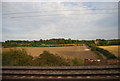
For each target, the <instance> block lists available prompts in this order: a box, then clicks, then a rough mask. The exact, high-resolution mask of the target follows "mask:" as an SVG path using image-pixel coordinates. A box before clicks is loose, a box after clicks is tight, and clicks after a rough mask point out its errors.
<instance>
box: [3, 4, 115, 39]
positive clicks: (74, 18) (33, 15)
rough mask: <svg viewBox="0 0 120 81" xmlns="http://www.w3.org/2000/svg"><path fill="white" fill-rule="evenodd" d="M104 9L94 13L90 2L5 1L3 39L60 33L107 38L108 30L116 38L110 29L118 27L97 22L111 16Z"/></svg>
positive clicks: (72, 35) (63, 35)
mask: <svg viewBox="0 0 120 81" xmlns="http://www.w3.org/2000/svg"><path fill="white" fill-rule="evenodd" d="M89 4H90V3H89ZM98 4H99V3H98ZM107 5H109V4H107ZM112 5H115V4H114V3H113V4H112ZM94 6H99V7H100V5H94ZM102 6H103V4H102ZM104 6H106V3H104ZM28 12H29V13H28ZM7 13H9V14H7ZM97 13H100V11H97ZM103 13H105V14H94V11H93V10H92V9H90V6H89V7H86V5H83V3H61V2H57V3H55V2H53V3H49V2H48V3H4V4H3V14H7V15H3V18H4V19H3V36H4V38H3V41H4V40H7V39H40V38H43V39H49V38H60V37H65V38H74V39H95V38H99V37H100V38H107V39H109V38H110V37H109V36H108V35H109V34H111V33H112V35H113V36H112V37H111V38H116V33H113V32H114V31H111V30H113V29H116V28H117V27H115V28H114V25H113V26H111V27H110V28H109V27H105V26H107V25H104V24H103V25H102V26H103V27H105V28H103V27H102V28H101V27H100V26H99V25H100V24H99V23H98V22H99V21H100V23H102V21H101V20H104V19H108V20H110V19H112V18H110V17H111V16H113V15H112V14H107V13H108V12H103ZM12 17H14V18H12ZM96 22H97V23H96ZM103 30H104V31H103ZM99 32H100V33H99ZM101 32H102V33H101ZM114 34H115V35H114Z"/></svg>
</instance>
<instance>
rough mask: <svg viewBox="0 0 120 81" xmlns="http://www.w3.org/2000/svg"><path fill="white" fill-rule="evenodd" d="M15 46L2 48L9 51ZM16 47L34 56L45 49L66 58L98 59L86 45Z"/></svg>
mask: <svg viewBox="0 0 120 81" xmlns="http://www.w3.org/2000/svg"><path fill="white" fill-rule="evenodd" d="M10 49H15V48H2V51H3V52H5V51H8V50H10ZM16 49H25V50H26V51H27V53H28V54H30V55H32V56H34V57H35V56H39V55H40V54H41V53H42V52H43V51H49V52H50V53H53V54H57V55H60V56H63V57H65V58H74V57H77V58H81V59H85V58H89V59H98V58H99V56H97V55H96V54H95V53H94V52H92V51H90V50H89V49H87V47H85V46H69V47H16Z"/></svg>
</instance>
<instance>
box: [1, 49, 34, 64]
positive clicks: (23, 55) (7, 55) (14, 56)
mask: <svg viewBox="0 0 120 81" xmlns="http://www.w3.org/2000/svg"><path fill="white" fill-rule="evenodd" d="M2 59H3V60H2V65H3V66H28V65H31V61H32V59H33V57H32V56H30V55H28V54H27V52H26V51H25V50H24V49H22V50H17V49H11V50H10V51H7V52H3V54H2Z"/></svg>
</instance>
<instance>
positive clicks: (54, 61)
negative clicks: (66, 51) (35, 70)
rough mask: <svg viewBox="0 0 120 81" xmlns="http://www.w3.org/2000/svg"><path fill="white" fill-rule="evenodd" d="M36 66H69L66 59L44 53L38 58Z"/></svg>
mask: <svg viewBox="0 0 120 81" xmlns="http://www.w3.org/2000/svg"><path fill="white" fill-rule="evenodd" d="M34 64H35V65H37V66H68V65H69V64H68V63H67V61H66V59H64V58H62V57H60V56H57V55H54V54H52V53H49V52H48V51H44V52H43V53H42V54H40V55H39V57H36V59H35V60H34Z"/></svg>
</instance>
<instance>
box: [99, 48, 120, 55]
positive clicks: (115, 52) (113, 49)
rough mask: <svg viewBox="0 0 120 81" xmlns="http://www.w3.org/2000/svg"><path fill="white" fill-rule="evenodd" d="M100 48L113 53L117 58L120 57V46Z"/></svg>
mask: <svg viewBox="0 0 120 81" xmlns="http://www.w3.org/2000/svg"><path fill="white" fill-rule="evenodd" d="M99 47H100V48H103V49H105V50H108V51H110V52H111V53H113V54H114V55H115V56H117V57H118V56H119V50H120V46H99Z"/></svg>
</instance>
